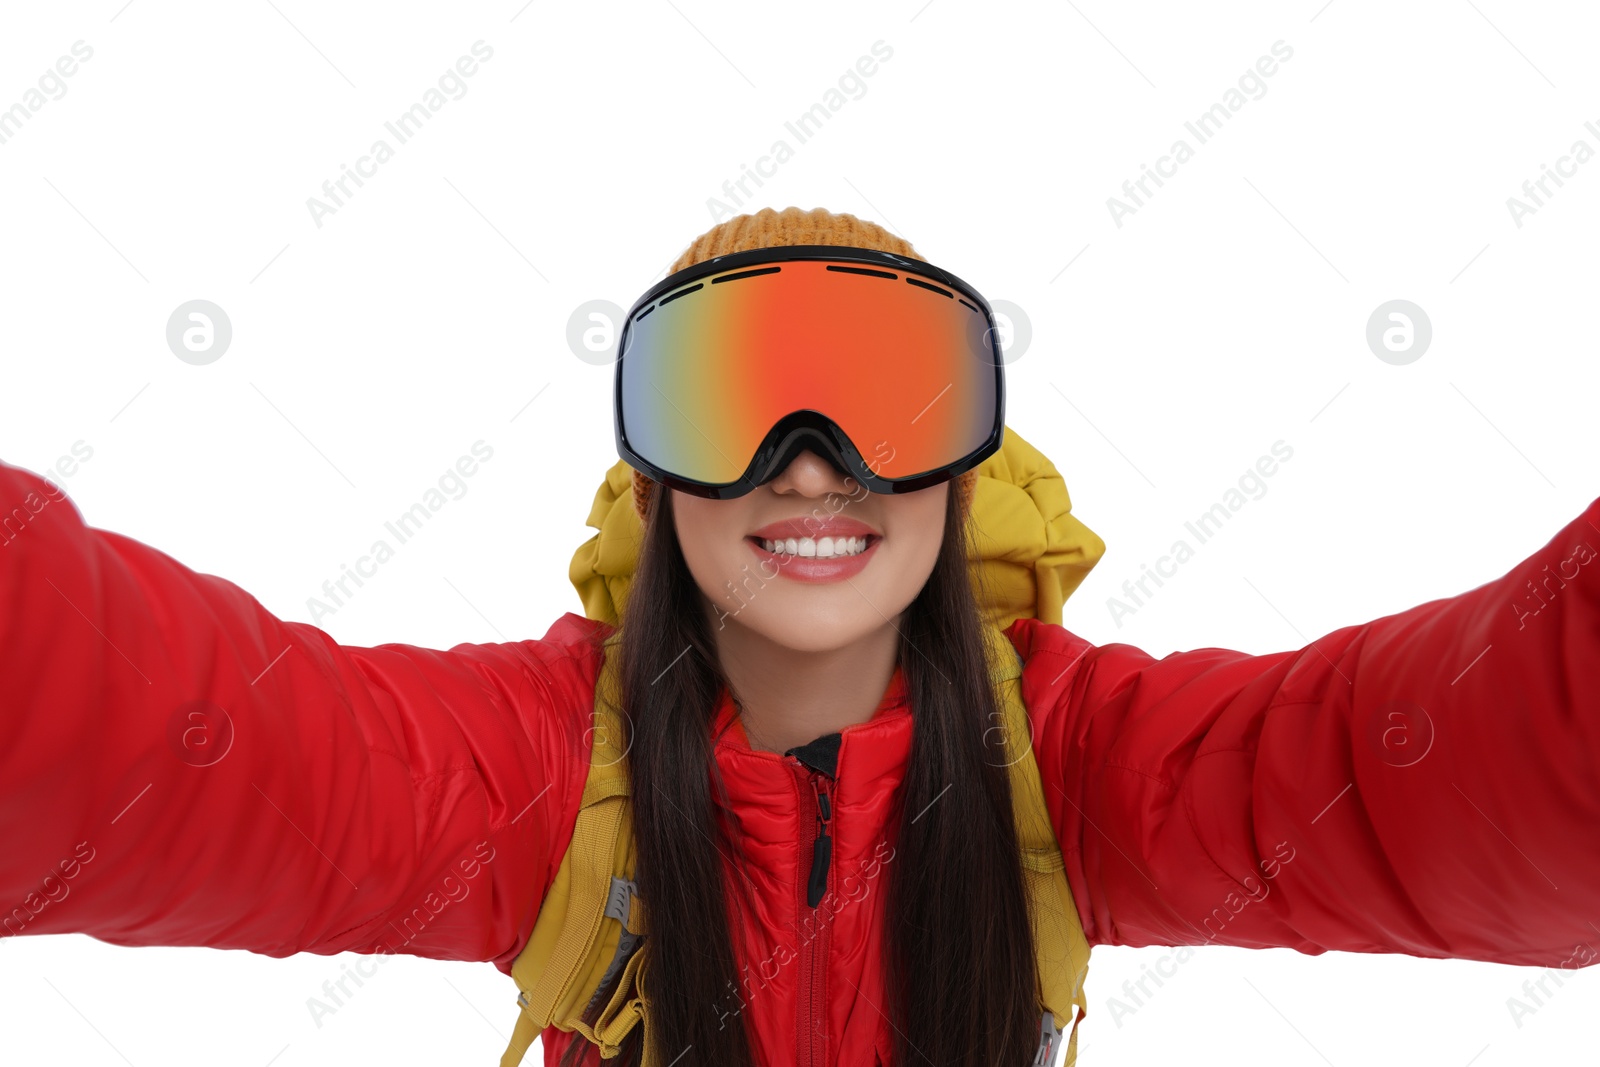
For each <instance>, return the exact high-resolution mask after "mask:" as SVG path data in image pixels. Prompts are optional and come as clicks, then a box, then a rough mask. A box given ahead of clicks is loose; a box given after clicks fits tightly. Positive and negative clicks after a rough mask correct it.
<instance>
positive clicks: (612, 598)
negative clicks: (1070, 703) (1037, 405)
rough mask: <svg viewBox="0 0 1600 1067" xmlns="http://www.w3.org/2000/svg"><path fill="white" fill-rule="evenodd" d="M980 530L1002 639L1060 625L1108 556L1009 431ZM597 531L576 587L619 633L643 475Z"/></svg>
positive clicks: (988, 470) (986, 472) (981, 472)
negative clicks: (1017, 630)
mask: <svg viewBox="0 0 1600 1067" xmlns="http://www.w3.org/2000/svg"><path fill="white" fill-rule="evenodd" d="M972 523H973V526H974V532H975V535H976V540H977V555H976V556H975V557H973V558H972V562H971V566H972V570H973V576H974V580H975V581H976V582H977V583H978V584H977V586H976V588H977V589H978V590H979V596H980V598H981V601H982V605H981V606H982V608H983V610H984V612H985V613H986V614H987V615H988V617H989V618H990V619H991V620H993V621H994V623H995V624H996V625H997V626H999V627H1000V628H1001V629H1004V628H1005V627H1007V626H1010V625H1011V623H1013V622H1014V621H1016V620H1017V619H1019V618H1037V619H1041V620H1043V621H1045V622H1052V623H1060V622H1061V605H1062V604H1063V603H1064V602H1065V601H1066V599H1067V597H1069V596H1071V595H1072V591H1073V590H1074V589H1076V588H1077V587H1078V584H1079V583H1080V582H1082V581H1083V579H1084V577H1085V576H1086V575H1087V574H1088V573H1089V571H1090V570H1092V569H1093V568H1094V565H1095V564H1096V563H1098V562H1099V560H1100V556H1101V555H1102V554H1103V553H1104V552H1105V549H1106V545H1105V542H1104V541H1102V540H1100V538H1099V536H1098V535H1096V534H1095V532H1094V531H1093V530H1091V529H1089V528H1088V527H1087V526H1085V525H1084V524H1083V523H1081V522H1079V521H1078V519H1077V518H1076V517H1075V516H1074V515H1073V514H1072V500H1071V498H1070V497H1068V496H1067V484H1066V482H1065V481H1063V480H1062V478H1061V475H1060V474H1059V473H1058V472H1057V471H1056V468H1055V465H1054V464H1052V463H1051V462H1050V461H1049V460H1048V459H1046V458H1045V457H1044V455H1043V454H1042V453H1040V452H1039V450H1038V449H1036V448H1034V447H1033V446H1032V445H1030V444H1028V442H1026V441H1024V440H1023V439H1022V437H1021V436H1020V435H1018V434H1017V432H1016V431H1015V430H1013V429H1011V428H1010V427H1009V426H1008V427H1006V430H1005V437H1004V440H1003V442H1002V444H1001V446H1000V451H998V452H996V453H995V454H994V455H992V456H990V457H989V458H988V459H986V460H984V461H983V463H981V464H980V465H979V466H978V484H977V488H976V490H975V492H974V495H973V501H972ZM588 525H589V526H591V527H593V528H594V529H596V530H598V531H600V532H599V533H597V534H595V535H594V536H593V537H591V538H589V540H587V541H585V542H584V543H583V544H582V545H579V546H578V550H577V551H576V552H574V553H573V555H572V565H571V567H570V568H569V570H568V577H570V578H571V579H572V584H573V586H574V587H576V588H577V590H578V597H579V598H580V599H581V600H582V601H583V610H584V614H586V615H587V616H588V617H589V618H591V619H599V620H601V621H602V622H605V623H608V624H610V625H612V626H615V625H617V619H618V616H619V613H620V609H621V606H622V603H623V601H624V599H625V598H626V596H627V593H628V584H629V582H630V581H631V580H632V579H633V568H634V562H635V559H636V557H637V554H638V551H637V550H638V544H639V540H640V537H641V536H642V532H643V531H642V530H641V527H640V525H639V517H638V515H637V514H636V513H635V512H634V509H633V468H632V467H629V466H628V465H627V464H626V463H625V462H623V461H622V460H618V461H617V462H616V463H615V464H614V465H613V466H612V467H611V469H610V470H608V471H607V472H606V477H605V481H604V482H602V483H601V485H600V488H599V489H598V490H597V491H596V492H595V495H594V506H593V507H592V508H590V509H589V519H588Z"/></svg>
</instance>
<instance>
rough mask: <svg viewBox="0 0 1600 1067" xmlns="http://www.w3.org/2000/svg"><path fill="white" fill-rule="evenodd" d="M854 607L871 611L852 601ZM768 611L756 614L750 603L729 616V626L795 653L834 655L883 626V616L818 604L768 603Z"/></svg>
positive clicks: (754, 607) (858, 602)
mask: <svg viewBox="0 0 1600 1067" xmlns="http://www.w3.org/2000/svg"><path fill="white" fill-rule="evenodd" d="M855 599H856V604H857V606H859V607H861V608H864V609H866V610H868V611H869V612H870V611H871V609H870V608H867V606H866V605H865V604H863V603H861V601H860V598H855ZM767 607H769V610H768V611H765V612H761V613H759V614H758V613H757V612H756V605H755V604H750V605H748V606H747V607H746V608H745V609H744V610H743V611H741V612H740V613H739V614H738V615H736V616H735V615H730V616H728V618H727V620H726V621H727V623H728V625H730V626H743V627H745V628H746V629H748V630H751V631H753V632H755V633H757V634H759V635H760V636H762V637H764V638H766V639H767V640H768V641H771V642H772V643H773V644H776V645H781V646H783V647H784V648H788V649H793V650H794V651H796V652H833V651H835V650H837V649H841V648H845V647H848V646H849V645H851V644H853V643H854V642H856V641H858V640H860V639H861V638H862V637H865V636H866V635H867V634H869V633H871V632H872V631H873V630H876V629H878V628H879V627H881V626H883V625H885V623H884V621H883V619H882V617H880V616H879V615H878V614H877V613H876V612H872V617H871V618H870V619H867V618H864V617H857V615H858V613H857V612H856V611H854V610H853V609H852V610H851V611H849V612H843V611H839V610H837V609H830V608H829V607H828V606H827V605H823V604H817V605H814V606H813V607H812V609H811V610H806V609H805V608H800V607H796V606H793V605H780V604H776V603H774V604H771V605H767Z"/></svg>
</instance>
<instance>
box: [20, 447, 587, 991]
mask: <svg viewBox="0 0 1600 1067" xmlns="http://www.w3.org/2000/svg"><path fill="white" fill-rule="evenodd" d="M0 509H4V510H3V511H0V909H4V910H3V911H0V937H4V936H15V935H19V934H53V933H70V932H76V933H85V934H89V935H92V936H94V937H96V938H98V939H100V940H102V941H107V942H110V943H112V944H118V945H205V946H211V947H214V948H235V949H248V950H250V951H254V952H259V953H263V954H265V955H269V956H287V955H291V954H293V953H297V952H313V953H320V954H331V953H335V952H342V951H358V952H404V953H409V954H413V955H418V956H426V957H432V958H436V959H454V960H493V961H495V962H496V964H497V965H498V966H500V968H501V969H502V970H504V971H507V972H508V973H509V969H510V964H511V960H512V959H513V958H514V957H515V955H516V953H517V952H518V951H519V950H520V947H521V945H522V944H523V943H524V941H525V940H526V939H527V936H528V933H529V931H530V930H531V929H532V925H533V921H534V918H535V916H536V913H537V910H538V907H539V904H540V902H541V900H542V899H543V895H544V892H545V890H546V888H547V887H548V885H549V883H550V881H551V879H552V878H553V876H554V873H555V868H556V865H557V864H558V863H559V861H560V859H561V853H562V852H563V851H564V850H565V847H566V842H567V839H568V837H569V836H570V834H571V830H572V825H573V822H574V820H575V819H576V814H577V800H578V796H579V793H578V791H580V790H581V789H582V784H583V783H582V768H583V767H584V766H585V764H586V759H585V757H584V755H583V754H582V753H581V752H578V751H577V749H578V746H581V745H583V744H585V743H586V738H585V737H584V729H583V724H584V723H586V722H587V713H588V706H587V704H586V701H589V700H591V699H592V697H591V696H590V695H589V694H591V693H592V688H590V685H589V683H590V679H592V675H593V669H594V662H597V661H593V662H591V659H592V657H591V655H590V653H589V652H587V651H584V650H585V649H589V648H591V647H592V646H590V645H588V644H586V643H585V642H583V641H581V640H577V636H581V635H577V634H576V631H577V630H579V629H580V628H581V627H579V626H578V625H577V624H578V623H581V622H582V620H577V619H576V617H575V616H571V615H568V616H564V617H563V620H562V622H558V623H557V626H556V627H552V635H554V634H555V633H556V631H557V628H560V627H565V630H566V631H567V633H568V638H569V640H566V641H556V640H554V639H553V636H551V635H547V637H546V639H545V640H543V641H524V642H518V643H509V644H490V645H458V646H456V647H455V648H453V649H451V650H450V651H448V652H444V651H434V650H430V649H425V648H416V647H411V646H408V645H401V644H386V645H380V646H378V647H376V648H353V647H344V646H341V645H339V644H337V643H335V642H334V641H333V639H332V638H330V637H329V636H328V635H327V634H326V633H323V632H322V631H321V630H318V629H316V628H314V627H312V626H310V625H306V624H303V623H294V622H284V621H281V620H279V619H277V618H275V617H273V616H272V615H271V614H270V613H268V612H267V611H266V610H265V609H264V608H263V607H262V606H261V605H260V604H259V603H257V601H256V600H255V599H254V598H252V597H251V596H250V595H249V594H247V593H246V592H244V591H243V590H242V589H240V588H238V587H237V586H235V585H233V584H231V583H229V582H226V581H224V580H222V579H220V578H216V577H213V576H211V575H206V574H199V573H196V572H194V571H191V570H189V569H188V568H186V567H184V566H183V565H182V564H180V563H178V562H177V561H176V560H174V559H172V558H171V557H169V556H167V555H164V554H163V553H161V552H159V551H157V550H155V549H153V548H151V547H149V546H147V545H144V544H141V543H140V542H138V541H136V540H133V539H131V538H127V537H123V536H120V535H118V534H115V533H111V532H108V531H103V530H97V529H92V528H89V527H87V526H85V525H84V523H83V521H82V518H81V517H80V515H79V513H78V512H77V511H76V510H75V509H74V506H73V504H72V502H71V501H70V500H68V499H67V497H66V496H65V495H64V494H62V493H61V491H60V490H59V489H57V488H56V487H54V486H53V485H51V484H50V483H48V482H46V481H45V480H43V479H42V478H39V477H37V476H35V475H33V474H31V473H29V472H27V471H23V470H21V469H19V468H16V467H11V466H7V465H5V464H0ZM575 723H576V724H577V726H576V727H574V724H575Z"/></svg>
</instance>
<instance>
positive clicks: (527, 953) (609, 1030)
mask: <svg viewBox="0 0 1600 1067" xmlns="http://www.w3.org/2000/svg"><path fill="white" fill-rule="evenodd" d="M620 637H621V632H620V631H619V630H617V631H613V632H612V633H611V635H610V636H608V637H607V639H606V642H605V649H604V652H605V659H604V663H603V665H602V667H601V671H600V678H599V681H598V683H597V685H596V688H595V706H594V745H593V749H592V752H591V756H590V761H589V772H588V778H587V780H586V781H585V783H584V787H583V802H582V806H581V807H580V809H579V811H578V819H577V824H576V825H575V827H574V828H573V832H572V843H571V844H570V845H569V846H568V847H567V851H566V855H565V856H563V857H562V860H561V866H560V868H559V869H558V870H557V871H556V877H555V881H554V882H553V883H551V886H550V890H549V892H548V893H546V894H545V899H544V902H543V903H542V904H541V905H540V908H539V917H538V919H537V920H536V921H535V923H534V927H533V933H532V935H531V936H530V937H529V938H528V943H527V945H525V946H524V947H523V950H522V952H521V953H520V954H518V956H517V958H516V960H515V961H514V962H513V963H512V965H511V977H512V979H513V980H515V982H516V983H517V987H518V988H519V989H520V990H521V995H520V996H518V998H517V1003H518V1004H519V1005H520V1006H521V1009H522V1011H521V1014H520V1015H519V1016H518V1017H517V1025H516V1029H515V1030H514V1031H513V1032H512V1035H511V1043H510V1045H509V1046H508V1047H507V1048H506V1051H505V1053H504V1054H503V1055H502V1056H501V1057H500V1067H518V1065H519V1064H521V1063H522V1059H523V1056H524V1055H525V1054H526V1053H527V1050H528V1048H529V1047H530V1046H532V1044H533V1042H534V1039H535V1038H537V1037H538V1036H539V1034H540V1032H541V1031H543V1030H544V1029H545V1028H546V1027H548V1026H555V1027H557V1028H559V1029H561V1030H566V1031H569V1032H571V1031H577V1032H579V1033H581V1034H582V1035H583V1037H584V1038H585V1039H586V1040H588V1041H590V1042H592V1043H594V1044H595V1045H598V1046H599V1047H600V1055H601V1057H602V1058H605V1059H610V1058H612V1057H614V1056H615V1055H617V1053H618V1052H619V1051H620V1048H621V1042H622V1039H623V1038H624V1037H625V1036H627V1034H628V1032H629V1031H630V1030H632V1029H633V1027H634V1026H635V1025H637V1024H638V1023H639V1021H640V1020H641V1019H642V1018H643V1017H644V1015H645V1005H646V1001H645V997H644V991H643V980H644V974H643V969H642V967H643V961H644V958H645V954H644V953H643V952H638V951H635V948H636V946H637V944H638V942H639V939H640V937H641V936H642V935H643V934H644V929H645V925H644V905H643V902H642V901H641V900H640V899H639V898H638V896H637V895H636V894H637V888H638V887H637V885H636V884H635V883H634V881H633V878H632V874H633V867H634V842H633V824H632V821H631V819H630V818H629V815H630V796H629V793H630V783H629V779H628V766H627V759H626V757H627V753H626V751H625V749H624V747H623V746H624V745H625V744H626V733H625V731H623V730H622V728H621V727H622V718H621V712H620V710H619V709H620V707H621V702H620V700H619V692H620V690H619V687H618V665H619V661H620V659H621V656H620V651H621V650H620V646H619V644H618V641H619V639H620ZM608 919H609V920H611V921H609V922H608V921H607V920H608ZM619 967H620V968H622V969H623V973H622V979H621V981H620V982H619V983H618V985H617V988H616V991H615V993H614V994H613V995H612V997H611V1000H610V1001H609V1002H608V1003H607V1005H606V1007H605V1009H604V1010H603V1011H602V1012H601V1013H600V1014H599V1015H598V1016H597V1017H596V1019H595V1022H594V1023H593V1024H592V1025H591V1024H589V1023H586V1022H584V1021H583V1019H582V1015H583V1013H584V1011H585V1010H586V1009H587V1008H588V1007H589V1005H590V1002H591V1001H592V1000H593V998H594V996H595V995H596V994H597V992H598V991H599V989H600V988H601V987H602V986H603V985H604V984H605V983H606V982H607V981H608V980H609V979H610V978H611V976H612V974H613V973H615V971H616V970H617V968H619ZM653 1059H654V1057H653V1056H652V1055H651V1053H650V1051H649V1048H648V1046H646V1051H645V1059H644V1067H654V1064H653Z"/></svg>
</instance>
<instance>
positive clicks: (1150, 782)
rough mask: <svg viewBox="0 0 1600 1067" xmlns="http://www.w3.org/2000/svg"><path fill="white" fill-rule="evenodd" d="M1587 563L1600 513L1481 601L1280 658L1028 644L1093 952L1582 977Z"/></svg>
mask: <svg viewBox="0 0 1600 1067" xmlns="http://www.w3.org/2000/svg"><path fill="white" fill-rule="evenodd" d="M1597 548H1600V501H1595V502H1594V503H1592V504H1590V505H1589V507H1588V508H1587V509H1586V510H1585V511H1584V512H1583V513H1582V514H1581V515H1579V516H1578V517H1577V518H1576V519H1574V520H1573V521H1572V522H1570V523H1569V524H1567V526H1566V527H1565V528H1564V529H1562V530H1561V532H1560V533H1558V534H1557V535H1556V536H1555V537H1554V538H1552V539H1551V540H1550V541H1549V542H1548V543H1547V544H1546V545H1545V546H1544V547H1543V548H1541V549H1540V550H1539V551H1537V552H1535V553H1534V554H1533V555H1531V556H1529V557H1528V558H1527V559H1525V560H1524V561H1523V562H1521V563H1520V564H1518V565H1517V566H1516V567H1514V568H1512V569H1511V571H1509V572H1508V573H1507V574H1505V575H1503V576H1502V577H1500V578H1498V579H1496V580H1494V581H1491V582H1488V583H1486V584H1484V585H1480V586H1478V587H1477V588H1475V589H1472V590H1470V591H1468V592H1465V593H1462V594H1460V595H1458V596H1454V597H1450V598H1446V599H1440V600H1434V601H1430V602H1428V603H1425V604H1421V605H1419V606H1417V607H1414V608H1411V609H1410V610H1408V611H1403V612H1400V613H1398V614H1394V615H1389V616H1386V617H1384V618H1380V619H1377V620H1375V621H1372V622H1369V623H1367V624H1365V625H1361V626H1351V627H1346V628H1344V629H1340V630H1336V631H1334V632H1333V633H1330V634H1327V635H1325V636H1323V637H1321V638H1319V639H1318V640H1316V641H1314V642H1312V643H1311V644H1310V645H1308V646H1307V647H1305V648H1303V649H1300V650H1298V651H1293V652H1279V653H1274V654H1271V655H1263V656H1253V655H1246V654H1244V653H1242V652H1234V651H1228V650H1225V649H1218V648H1203V649H1198V650H1194V651H1188V652H1179V653H1174V654H1172V655H1169V656H1166V657H1164V658H1162V659H1159V660H1158V659H1155V658H1153V657H1151V656H1149V655H1147V654H1145V653H1144V652H1141V651H1140V650H1139V649H1137V648H1133V647H1130V646H1128V645H1125V644H1107V645H1104V646H1100V647H1095V646H1093V645H1091V644H1090V643H1089V642H1087V641H1084V640H1082V639H1081V638H1078V637H1076V636H1075V635H1072V634H1070V633H1068V632H1066V631H1064V630H1062V629H1061V628H1060V627H1053V626H1045V625H1044V624H1034V628H1033V629H1032V631H1031V634H1032V638H1031V639H1032V641H1033V644H1034V649H1033V652H1034V653H1035V654H1034V655H1032V656H1031V657H1030V658H1029V660H1028V664H1027V668H1026V670H1025V672H1024V696H1025V699H1026V700H1027V702H1028V704H1029V707H1030V708H1036V709H1043V710H1042V711H1036V712H1035V713H1034V714H1035V730H1036V734H1037V736H1036V737H1035V746H1036V751H1037V752H1038V754H1039V759H1040V768H1041V773H1042V775H1043V776H1044V780H1045V792H1046V794H1047V797H1048V802H1049V804H1050V806H1051V816H1052V819H1053V820H1054V823H1055V826H1056V828H1057V832H1058V834H1059V836H1060V839H1061V842H1062V846H1063V852H1064V854H1065V856H1066V860H1067V865H1068V875H1069V880H1070V882H1071V885H1072V890H1073V894H1074V896H1075V898H1076V903H1077V906H1078V910H1079V913H1080V918H1081V919H1082V921H1083V924H1084V929H1085V933H1086V934H1087V936H1088V938H1089V941H1090V943H1091V944H1095V943H1100V944H1121V945H1199V944H1226V945H1237V946H1245V947H1252V948H1265V947H1274V946H1282V947H1289V948H1294V949H1297V950H1299V951H1301V952H1305V953H1310V954H1318V953H1321V952H1324V951H1326V950H1328V949H1341V950H1344V951H1351V952H1399V953H1406V954H1410V955H1415V956H1425V957H1455V958H1463V959H1475V960H1487V961H1493V962H1501V963H1510V964H1523V965H1565V966H1583V965H1585V964H1588V963H1591V962H1594V961H1595V960H1596V958H1597V953H1596V948H1597V947H1600V929H1597V927H1596V926H1595V925H1594V924H1595V923H1600V848H1597V847H1596V842H1597V841H1600V559H1597V552H1596V549H1597Z"/></svg>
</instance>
